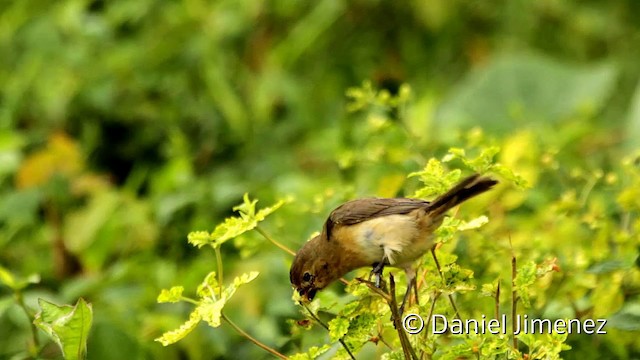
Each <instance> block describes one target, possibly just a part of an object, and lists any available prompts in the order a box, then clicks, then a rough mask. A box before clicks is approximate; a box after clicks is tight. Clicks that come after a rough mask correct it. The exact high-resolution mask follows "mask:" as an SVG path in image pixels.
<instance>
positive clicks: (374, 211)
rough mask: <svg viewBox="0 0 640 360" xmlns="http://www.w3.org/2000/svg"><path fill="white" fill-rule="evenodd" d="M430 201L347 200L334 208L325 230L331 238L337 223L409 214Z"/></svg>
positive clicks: (343, 223) (352, 222)
mask: <svg viewBox="0 0 640 360" xmlns="http://www.w3.org/2000/svg"><path fill="white" fill-rule="evenodd" d="M427 205H429V202H428V201H425V200H420V199H407V198H395V199H386V198H370V199H358V200H352V201H349V202H346V203H344V204H342V205H340V206H339V207H338V208H336V209H335V210H333V211H332V212H331V214H330V215H329V218H328V219H327V221H326V222H325V225H324V231H325V232H326V236H327V239H329V237H330V234H331V230H332V229H333V228H334V227H335V226H336V225H353V224H357V223H360V222H363V221H366V220H369V219H373V218H377V217H381V216H388V215H396V214H407V213H410V212H411V211H413V210H415V209H419V208H422V207H426V206H427Z"/></svg>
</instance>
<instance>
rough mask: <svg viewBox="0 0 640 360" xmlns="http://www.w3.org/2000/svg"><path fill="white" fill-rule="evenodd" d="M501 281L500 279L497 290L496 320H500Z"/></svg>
mask: <svg viewBox="0 0 640 360" xmlns="http://www.w3.org/2000/svg"><path fill="white" fill-rule="evenodd" d="M500 282H501V281H500V279H498V288H497V289H496V306H495V312H496V313H495V315H494V316H495V318H496V319H500Z"/></svg>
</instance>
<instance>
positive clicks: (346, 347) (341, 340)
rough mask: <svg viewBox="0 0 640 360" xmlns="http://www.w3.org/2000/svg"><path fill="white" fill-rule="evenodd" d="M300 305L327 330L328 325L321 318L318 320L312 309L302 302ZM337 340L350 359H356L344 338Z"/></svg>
mask: <svg viewBox="0 0 640 360" xmlns="http://www.w3.org/2000/svg"><path fill="white" fill-rule="evenodd" d="M302 307H303V308H305V310H307V312H308V313H309V315H311V317H312V318H313V319H314V320H315V321H316V322H317V323H318V324H320V325H321V326H322V327H323V328H325V329H327V331H329V326H327V324H325V323H324V322H323V321H322V320H320V318H319V317H317V316H316V314H314V313H313V311H311V310H309V308H308V307H307V305H305V304H302ZM338 341H340V344H341V345H342V347H344V349H345V350H346V351H347V353H348V354H349V356H350V357H351V359H353V360H356V358H355V356H353V353H351V350H349V347H348V346H347V344H346V343H345V342H344V340H343V339H342V338H340V339H338Z"/></svg>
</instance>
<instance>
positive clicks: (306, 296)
mask: <svg viewBox="0 0 640 360" xmlns="http://www.w3.org/2000/svg"><path fill="white" fill-rule="evenodd" d="M327 246H328V244H326V240H324V241H322V239H321V236H320V235H318V236H316V237H314V238H313V239H311V240H309V241H308V242H307V243H306V244H304V246H303V247H302V248H301V249H300V250H299V251H298V253H297V254H296V257H295V259H293V264H291V270H290V271H289V279H290V280H291V285H293V287H294V288H295V289H296V291H297V292H298V294H300V297H301V298H302V301H303V302H309V301H311V300H313V298H314V297H315V295H316V292H318V291H319V290H322V289H324V288H325V287H326V286H327V285H329V284H330V283H332V282H333V281H334V280H336V279H338V278H339V277H340V274H336V273H335V271H336V270H337V269H335V268H334V267H332V266H331V265H330V263H331V261H330V259H329V256H330V254H327V251H326V247H327Z"/></svg>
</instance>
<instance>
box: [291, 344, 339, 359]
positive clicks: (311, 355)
mask: <svg viewBox="0 0 640 360" xmlns="http://www.w3.org/2000/svg"><path fill="white" fill-rule="evenodd" d="M329 349H331V345H329V344H324V345H323V346H322V347H318V346H312V347H310V348H309V350H308V351H307V352H306V353H300V354H295V355H292V356H290V357H289V359H291V360H313V359H315V358H317V357H318V356H320V355H322V354H324V353H326V352H327V351H329Z"/></svg>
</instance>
